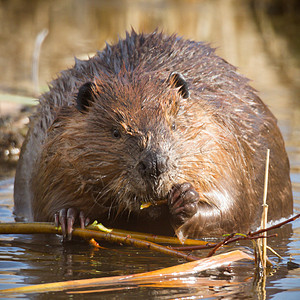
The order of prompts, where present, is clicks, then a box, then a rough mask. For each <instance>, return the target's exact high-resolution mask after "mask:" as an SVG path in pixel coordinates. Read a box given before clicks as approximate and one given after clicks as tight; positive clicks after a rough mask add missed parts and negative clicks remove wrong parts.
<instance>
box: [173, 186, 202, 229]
mask: <svg viewBox="0 0 300 300" xmlns="http://www.w3.org/2000/svg"><path fill="white" fill-rule="evenodd" d="M198 201H199V194H198V193H197V192H196V191H195V190H194V187H193V186H192V185H191V184H190V183H188V182H185V183H183V184H176V185H175V186H173V188H172V189H171V191H170V193H169V195H168V204H169V210H170V214H171V221H172V223H173V225H175V226H180V225H182V224H183V223H184V222H185V221H187V220H188V219H189V218H191V217H192V216H193V215H194V214H195V213H196V212H197V206H198Z"/></svg>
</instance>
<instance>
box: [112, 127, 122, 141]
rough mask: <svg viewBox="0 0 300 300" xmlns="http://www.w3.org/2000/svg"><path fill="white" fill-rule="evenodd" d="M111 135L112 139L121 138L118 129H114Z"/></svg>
mask: <svg viewBox="0 0 300 300" xmlns="http://www.w3.org/2000/svg"><path fill="white" fill-rule="evenodd" d="M112 135H113V137H114V138H116V139H119V138H120V137H121V133H120V131H119V130H118V129H116V128H114V129H113V131H112Z"/></svg>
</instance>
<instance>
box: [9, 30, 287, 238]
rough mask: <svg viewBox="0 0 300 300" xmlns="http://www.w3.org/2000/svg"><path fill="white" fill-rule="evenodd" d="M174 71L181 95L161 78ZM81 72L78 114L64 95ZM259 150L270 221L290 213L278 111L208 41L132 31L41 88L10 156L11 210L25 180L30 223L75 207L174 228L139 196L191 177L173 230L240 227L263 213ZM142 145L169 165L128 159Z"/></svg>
mask: <svg viewBox="0 0 300 300" xmlns="http://www.w3.org/2000/svg"><path fill="white" fill-rule="evenodd" d="M173 71H176V72H180V73H181V74H182V75H183V76H184V77H185V79H186V81H187V83H188V85H189V90H190V96H189V97H188V98H186V99H184V98H183V97H182V96H181V95H180V93H179V91H178V88H175V87H174V86H173V85H172V83H170V82H169V81H168V77H169V74H170V73H171V72H173ZM87 81H92V82H94V83H95V88H94V94H95V98H94V99H93V104H92V105H91V106H90V107H88V109H87V111H85V112H81V111H79V110H78V109H76V108H75V106H74V103H75V102H74V99H75V97H76V95H77V93H78V89H79V87H80V86H81V85H82V84H84V83H85V82H87ZM174 125H175V129H174ZM114 129H117V130H118V131H119V132H120V133H121V137H119V138H116V137H114V136H113V130H114ZM35 136H37V137H38V138H35ZM268 148H269V149H270V150H271V157H270V172H269V189H268V204H269V215H270V218H273V219H279V218H280V217H282V216H287V215H288V214H291V213H292V194H291V183H290V179H289V162H288V158H287V155H286V152H285V149H284V143H283V139H282V136H281V134H280V132H279V129H278V127H277V124H276V119H275V118H274V116H273V115H272V113H271V112H270V111H269V109H268V108H267V107H266V106H265V105H264V104H263V103H262V101H261V100H260V99H259V97H258V96H257V94H256V92H255V91H254V90H253V89H252V88H251V87H250V86H249V85H248V80H247V79H246V78H244V77H242V76H241V75H239V74H238V73H237V72H236V69H235V68H234V67H233V66H231V65H230V64H228V63H227V62H226V61H224V60H223V59H221V58H219V57H218V56H216V55H215V53H214V50H213V49H211V48H210V47H209V46H208V45H205V44H203V43H196V42H193V41H188V40H184V39H181V38H178V37H177V36H175V35H174V36H170V37H168V36H164V35H163V34H160V33H152V34H149V35H137V34H136V33H135V32H132V33H131V35H127V37H126V39H125V40H120V41H119V43H117V44H116V45H114V46H107V47H106V48H105V49H104V50H103V51H102V52H99V53H98V54H97V55H96V56H94V57H93V58H91V59H90V60H87V61H79V60H76V64H75V66H74V68H73V69H69V70H66V71H63V72H62V73H61V75H60V77H59V78H58V79H57V80H54V81H53V82H52V84H51V87H50V91H49V92H48V93H46V94H44V95H42V97H41V99H40V105H39V108H38V112H37V114H36V115H35V116H34V117H33V118H32V120H31V129H30V130H29V134H28V137H27V141H26V143H25V145H24V146H23V149H22V152H23V153H22V156H21V159H20V164H19V166H18V171H17V175H16V191H15V199H16V202H17V205H16V212H17V213H18V205H19V207H22V205H20V204H19V203H20V200H18V199H19V198H20V197H21V195H20V192H18V190H19V191H20V189H21V188H23V189H27V191H28V194H27V198H30V199H27V201H28V202H30V201H31V200H32V207H33V218H34V220H36V221H52V220H53V216H54V214H55V212H57V211H58V210H60V209H62V208H69V207H75V208H77V209H78V210H81V211H83V212H84V213H85V215H86V216H89V217H90V218H91V219H97V220H98V221H99V222H103V223H104V224H105V225H108V226H115V227H124V228H127V229H134V230H141V231H149V232H154V233H167V234H172V233H173V232H174V231H173V228H172V226H171V224H170V222H169V215H168V207H167V206H161V207H157V206H156V207H152V208H149V209H145V210H143V211H141V210H139V206H140V204H141V203H144V202H149V201H152V202H155V201H157V200H160V199H165V198H166V197H167V195H168V193H169V191H170V190H171V189H172V187H173V186H174V185H175V184H181V183H184V182H189V183H191V184H192V185H193V186H194V188H195V190H196V191H197V192H198V193H199V196H200V201H199V204H198V210H197V213H196V214H195V215H194V216H193V217H191V218H190V219H189V220H186V222H185V223H184V224H183V225H182V226H181V227H180V228H175V230H178V232H179V233H181V234H182V235H183V236H192V237H198V236H201V235H217V234H223V233H228V232H235V231H239V232H240V231H242V232H246V231H248V230H249V229H250V228H253V227H254V226H257V225H258V223H259V219H260V216H261V211H262V208H261V202H262V195H263V185H264V184H263V178H264V166H265V156H266V150H267V149H268ZM147 151H148V152H149V151H152V152H153V153H161V155H162V156H164V157H167V171H166V172H164V173H163V174H161V175H160V176H159V178H156V179H153V180H152V179H151V178H150V179H149V180H147V179H145V178H143V177H142V176H141V175H140V173H139V172H138V168H137V165H138V163H139V161H140V160H141V159H143V155H144V153H146V152H147ZM30 152H31V153H33V154H32V157H31V158H30ZM22 168H23V170H22ZM24 168H25V169H27V170H28V171H27V172H28V173H29V174H28V178H29V179H28V180H27V181H26V180H25V182H24V180H23V179H22V175H21V174H23V173H24ZM22 172H23V173H22ZM22 180H23V181H22ZM23 196H24V195H23ZM20 211H21V209H19V212H20ZM27 215H29V214H27ZM178 232H177V233H178Z"/></svg>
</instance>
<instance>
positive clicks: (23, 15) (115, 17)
mask: <svg viewBox="0 0 300 300" xmlns="http://www.w3.org/2000/svg"><path fill="white" fill-rule="evenodd" d="M224 2H225V1H154V2H153V3H154V4H153V5H150V4H149V3H150V2H147V1H73V2H72V1H30V2H28V1H24V2H22V1H0V15H1V18H0V28H1V30H0V37H1V41H2V42H1V46H0V68H1V70H6V71H5V72H1V73H0V105H1V106H0V114H4V112H5V107H7V106H5V105H7V104H8V102H10V100H6V99H11V98H10V97H8V95H13V96H16V95H17V96H30V97H32V98H34V97H33V96H34V95H36V92H37V90H45V89H46V88H47V87H46V83H47V82H49V81H50V80H51V79H52V78H53V77H55V74H56V73H57V72H59V71H60V70H62V69H65V68H67V67H70V66H72V65H73V62H74V59H73V56H74V55H75V56H77V57H80V58H84V57H87V55H88V54H92V53H95V52H96V50H97V49H102V48H103V46H104V42H105V40H108V41H109V42H112V41H116V39H117V36H118V35H120V36H124V32H125V30H130V27H131V26H133V27H134V28H135V29H136V30H138V31H142V30H143V31H151V30H154V29H155V28H161V29H163V30H164V31H165V32H167V33H173V32H177V33H178V34H179V35H183V36H185V37H186V38H191V39H195V40H204V41H208V42H210V43H212V45H213V46H215V47H218V49H217V53H218V54H219V55H221V56H223V57H225V58H226V59H227V60H228V61H230V62H231V63H233V64H234V65H237V66H238V67H239V70H240V72H241V73H243V74H245V75H246V76H247V77H249V78H251V79H252V80H253V81H252V85H253V86H254V87H255V88H256V89H258V90H259V91H260V96H261V98H262V99H263V100H264V101H265V102H266V103H267V104H268V106H269V107H270V109H271V110H272V112H273V113H274V114H275V116H276V117H277V118H278V122H279V126H280V128H281V130H282V133H283V136H284V139H285V142H286V148H287V152H288V155H289V159H290V164H291V179H292V183H293V195H294V212H295V214H296V213H299V212H300V92H299V90H300V89H299V78H300V76H299V74H300V72H299V57H300V55H299V53H300V52H299V50H298V49H297V47H296V46H295V45H296V44H297V43H296V42H295V43H293V41H296V40H297V39H296V36H292V33H293V32H294V31H295V27H293V26H294V24H298V23H297V22H298V21H297V22H295V23H293V22H284V20H285V17H286V14H284V13H282V14H281V13H278V11H277V10H274V7H273V8H272V7H271V8H272V9H273V10H271V8H270V7H267V8H265V7H264V6H263V5H262V6H261V7H258V6H257V1H226V5H224ZM267 2H268V1H266V3H267ZM278 2H280V1H278ZM260 3H264V4H265V1H260ZM275 8H276V7H275ZM281 9H283V11H285V10H284V5H283V6H282V7H281ZM274 12H275V13H274ZM295 14H296V13H295ZM288 15H289V20H294V19H293V16H294V15H293V13H292V12H291V11H288ZM296 15H297V14H296ZM295 20H296V19H295ZM287 23H289V26H290V27H289V28H286V31H285V30H284V29H285V28H284V26H285V25H284V26H283V25H282V24H287ZM295 26H296V25H295ZM45 28H46V29H47V30H48V36H47V37H46V38H45V41H44V43H43V45H42V48H41V54H40V60H39V76H38V81H37V80H36V79H33V78H32V55H33V52H34V45H35V43H36V37H37V35H38V34H39V33H40V32H41V31H42V30H43V29H45ZM278 28H280V30H279V29H278ZM295 32H299V31H295ZM287 33H288V34H287ZM5 100H6V101H5ZM17 101H19V100H17ZM21 105H24V103H21ZM2 167H4V165H3V166H0V178H1V179H3V180H1V181H0V222H14V216H13V174H14V168H11V169H10V171H9V172H7V170H6V169H5V170H4V169H3V171H2ZM5 168H7V166H5ZM276 232H277V233H278V237H276V238H273V239H270V240H269V241H268V243H269V245H270V246H271V247H273V248H274V249H275V250H276V251H277V252H278V253H279V254H281V255H282V257H283V260H282V261H278V259H277V258H275V257H274V256H273V255H270V257H271V258H272V259H273V260H274V261H275V262H277V265H276V268H275V269H274V272H273V273H272V274H271V275H269V276H268V277H267V281H266V286H265V289H263V288H261V285H260V284H259V283H257V277H256V276H255V268H254V265H253V263H252V262H251V263H250V262H239V263H235V264H233V265H231V266H230V267H226V268H219V269H217V270H209V271H207V272H203V273H200V274H199V275H198V276H194V277H192V278H189V279H188V280H187V281H186V284H185V285H183V284H179V283H178V284H175V283H173V284H172V286H169V287H167V286H166V285H165V286H164V285H161V286H129V287H126V288H124V287H121V286H112V287H109V288H107V290H106V291H101V292H98V293H92V294H86V295H82V294H75V293H70V294H66V292H55V293H54V292H53V293H48V294H27V295H17V296H16V295H14V296H12V298H15V297H18V298H27V299H32V298H34V299H40V298H41V299H49V298H53V297H55V298H60V299H66V298H83V297H87V298H91V297H92V298H93V297H95V298H96V297H97V298H100V297H101V299H141V298H147V299H148V298H149V299H152V298H159V299H170V298H178V299H187V298H188V299H191V298H192V299H198V298H209V297H211V298H221V297H224V298H227V299H237V298H239V299H240V298H245V299H263V298H267V299H283V298H284V299H299V298H300V268H297V267H296V268H291V267H290V265H289V264H288V262H289V260H290V257H291V258H292V261H293V262H295V263H298V264H300V220H299V219H298V220H296V221H295V222H293V223H292V224H291V225H287V226H285V227H284V228H282V229H279V230H277V231H276ZM105 246H106V249H101V250H98V249H95V248H94V247H92V246H90V245H88V244H87V243H86V242H80V241H78V242H73V243H69V244H62V243H61V239H60V237H58V236H44V235H43V236H41V235H40V236H36V235H35V236H33V235H0V289H6V288H11V287H19V286H25V285H31V284H37V283H48V282H57V281H65V280H75V279H84V278H94V277H105V276H116V275H125V274H133V273H141V272H147V271H151V270H156V269H160V268H165V267H168V266H173V265H175V264H178V263H181V262H183V261H181V260H178V259H176V258H171V257H168V256H166V255H162V254H157V253H153V252H151V251H146V250H139V249H135V248H131V247H123V246H112V245H105ZM242 246H247V247H251V244H250V243H242ZM226 251H227V249H226ZM205 254H206V252H201V253H200V254H199V255H200V256H205ZM0 297H1V296H0ZM189 297H190V298H189Z"/></svg>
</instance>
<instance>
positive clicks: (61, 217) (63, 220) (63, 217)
mask: <svg viewBox="0 0 300 300" xmlns="http://www.w3.org/2000/svg"><path fill="white" fill-rule="evenodd" d="M66 220H67V210H66V209H65V208H63V209H61V210H60V211H59V223H60V226H61V232H62V236H63V239H64V240H65V239H66V237H67V230H66Z"/></svg>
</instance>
